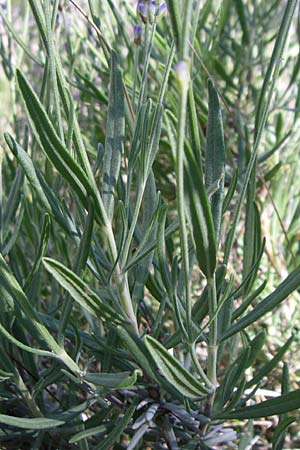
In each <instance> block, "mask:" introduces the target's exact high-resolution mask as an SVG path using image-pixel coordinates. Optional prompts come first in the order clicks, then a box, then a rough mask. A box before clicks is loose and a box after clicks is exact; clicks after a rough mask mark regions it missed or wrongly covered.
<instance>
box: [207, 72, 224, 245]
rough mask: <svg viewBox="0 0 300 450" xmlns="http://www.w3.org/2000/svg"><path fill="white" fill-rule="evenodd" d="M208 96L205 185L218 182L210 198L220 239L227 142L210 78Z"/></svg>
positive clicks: (218, 102)
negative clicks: (225, 141)
mask: <svg viewBox="0 0 300 450" xmlns="http://www.w3.org/2000/svg"><path fill="white" fill-rule="evenodd" d="M208 97H209V110H208V123H207V132H206V158H205V185H206V188H207V189H209V188H210V187H211V186H213V185H214V184H215V183H218V189H217V191H216V192H215V193H214V194H213V195H212V197H211V200H210V201H211V212H212V216H213V220H214V226H215V234H216V239H218V236H219V234H220V225H221V217H222V205H223V197H224V172H225V144H224V132H223V122H222V113H221V107H220V101H219V96H218V93H217V91H216V89H215V87H214V85H213V83H212V82H211V81H210V80H208Z"/></svg>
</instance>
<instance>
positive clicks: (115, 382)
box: [84, 369, 142, 389]
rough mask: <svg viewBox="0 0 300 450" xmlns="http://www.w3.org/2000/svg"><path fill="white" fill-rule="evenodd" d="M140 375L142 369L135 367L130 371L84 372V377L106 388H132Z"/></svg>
mask: <svg viewBox="0 0 300 450" xmlns="http://www.w3.org/2000/svg"><path fill="white" fill-rule="evenodd" d="M141 375H142V371H141V370H140V369H136V370H134V371H133V372H132V373H130V372H120V373H114V372H112V373H86V374H85V376H84V379H85V380H86V381H89V382H90V383H93V384H95V385H96V386H103V387H106V388H108V389H132V388H133V387H134V386H135V383H136V381H137V377H138V376H141Z"/></svg>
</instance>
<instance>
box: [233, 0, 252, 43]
mask: <svg viewBox="0 0 300 450" xmlns="http://www.w3.org/2000/svg"><path fill="white" fill-rule="evenodd" d="M234 4H235V7H236V12H237V14H238V18H239V21H240V24H241V28H242V31H243V40H242V43H243V45H249V29H248V23H247V15H246V6H245V4H244V1H243V0H234Z"/></svg>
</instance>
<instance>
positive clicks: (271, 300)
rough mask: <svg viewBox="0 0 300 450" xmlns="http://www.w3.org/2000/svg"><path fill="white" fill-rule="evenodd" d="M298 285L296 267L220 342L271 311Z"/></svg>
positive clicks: (297, 269)
mask: <svg viewBox="0 0 300 450" xmlns="http://www.w3.org/2000/svg"><path fill="white" fill-rule="evenodd" d="M299 286H300V267H297V268H296V269H295V270H293V272H291V273H290V274H289V276H288V277H287V278H286V279H285V280H284V281H283V282H282V283H280V285H279V286H278V287H277V288H276V289H275V291H274V292H272V293H271V294H270V295H268V296H267V297H266V298H265V299H264V300H262V301H261V302H260V303H259V304H258V305H257V306H256V307H255V308H254V309H253V310H252V311H251V312H250V313H249V314H247V315H246V316H245V317H243V318H242V319H240V320H239V321H238V322H236V323H235V324H234V325H232V327H231V328H229V329H228V331H227V332H226V333H225V334H224V335H223V336H222V338H221V340H220V341H221V342H222V341H224V340H226V339H227V338H229V337H230V336H232V335H234V334H236V333H238V332H239V331H241V330H243V329H244V328H246V327H247V326H248V325H250V324H251V323H253V322H255V321H256V320H257V319H259V318H260V317H262V316H263V315H264V314H267V313H268V312H269V311H273V310H274V308H276V307H277V306H278V305H280V303H282V302H283V301H284V300H285V299H286V298H287V297H288V296H289V295H290V294H291V293H292V292H293V291H294V290H295V289H297V288H298V287H299Z"/></svg>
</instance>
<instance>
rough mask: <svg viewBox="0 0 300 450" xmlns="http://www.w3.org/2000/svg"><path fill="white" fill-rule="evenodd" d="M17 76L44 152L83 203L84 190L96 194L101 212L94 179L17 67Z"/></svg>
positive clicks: (97, 204)
mask: <svg viewBox="0 0 300 450" xmlns="http://www.w3.org/2000/svg"><path fill="white" fill-rule="evenodd" d="M17 80H18V84H19V88H20V91H21V94H22V97H23V99H24V102H25V105H26V109H27V111H28V115H29V117H30V119H31V123H32V126H33V130H34V132H35V134H36V137H37V139H38V140H39V142H40V143H41V147H42V149H43V150H44V152H45V154H46V156H47V157H48V158H49V159H50V161H51V162H52V164H53V165H54V167H55V168H56V169H57V170H58V171H59V173H60V174H61V175H62V176H63V178H64V179H65V180H66V181H68V182H69V184H70V186H72V188H73V189H74V191H75V192H76V194H77V195H78V197H79V199H80V200H81V202H82V203H83V205H84V206H85V207H86V206H87V194H90V195H91V196H92V197H93V198H95V205H96V208H97V212H98V214H99V215H100V216H102V214H101V211H100V210H99V203H98V200H99V198H98V195H97V194H96V193H95V191H94V186H93V183H91V182H90V180H89V179H88V178H87V176H86V174H85V173H84V171H83V169H82V168H81V166H80V165H79V164H78V163H77V162H76V161H75V160H74V158H73V157H72V156H71V155H70V153H69V152H68V150H67V149H66V148H65V146H64V145H63V143H62V142H61V141H60V139H59V137H58V135H57V133H56V131H55V129H54V128H53V126H52V124H51V121H50V119H49V117H48V115H47V113H46V111H45V109H44V107H43V105H42V104H41V102H40V100H39V98H38V97H37V95H36V94H35V92H34V91H33V89H32V87H31V86H30V84H29V83H28V81H27V80H26V78H25V76H24V75H23V74H22V73H21V72H20V71H19V70H17Z"/></svg>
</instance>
